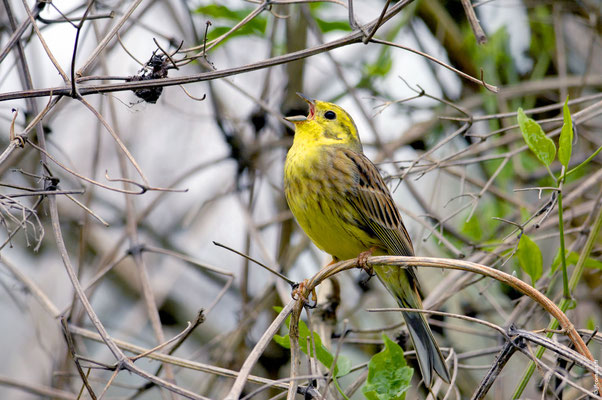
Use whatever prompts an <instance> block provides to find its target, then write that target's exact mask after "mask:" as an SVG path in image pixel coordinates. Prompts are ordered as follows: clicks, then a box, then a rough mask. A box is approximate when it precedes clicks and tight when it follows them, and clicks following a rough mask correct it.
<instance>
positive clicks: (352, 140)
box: [285, 93, 362, 153]
mask: <svg viewBox="0 0 602 400" xmlns="http://www.w3.org/2000/svg"><path fill="white" fill-rule="evenodd" d="M297 95H299V97H301V98H302V99H303V100H305V101H306V102H307V104H309V114H308V115H307V117H305V116H296V117H287V118H285V119H286V120H287V121H290V122H292V123H294V124H295V143H303V144H305V145H309V144H313V145H317V146H328V145H334V146H343V147H346V148H349V149H352V150H354V151H356V152H358V153H361V152H362V143H361V142H360V137H359V134H358V132H357V127H356V126H355V123H354V122H353V119H352V118H351V116H350V115H349V114H347V112H346V111H345V110H343V109H342V108H341V107H339V106H337V105H336V104H332V103H327V102H325V101H320V100H312V99H310V98H308V97H307V96H305V95H303V94H301V93H297Z"/></svg>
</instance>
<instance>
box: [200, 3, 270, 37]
mask: <svg viewBox="0 0 602 400" xmlns="http://www.w3.org/2000/svg"><path fill="white" fill-rule="evenodd" d="M195 12H196V13H198V14H203V15H206V16H208V17H212V18H214V19H218V20H227V21H231V22H232V26H234V25H235V24H236V23H238V22H239V21H241V20H243V19H244V18H245V17H246V16H247V15H249V14H250V13H251V12H253V10H252V9H250V8H241V9H231V8H228V7H225V6H221V5H216V4H210V5H207V6H201V7H198V8H197V9H196V10H195ZM267 24H268V23H267V19H266V18H265V17H262V16H256V17H255V18H253V19H252V20H250V21H249V22H247V23H246V24H245V25H243V26H241V27H240V28H239V29H237V30H236V31H234V32H232V33H231V34H230V36H228V38H227V39H226V40H224V41H223V42H222V43H221V44H224V43H225V42H226V41H227V40H228V39H231V38H233V37H236V36H250V35H257V36H263V35H264V34H265V30H266V27H267ZM231 28H232V27H231V26H219V24H216V26H213V27H210V28H209V31H208V32H207V40H213V39H216V38H218V37H220V36H221V35H223V34H224V33H226V32H228V31H229V30H230V29H231Z"/></svg>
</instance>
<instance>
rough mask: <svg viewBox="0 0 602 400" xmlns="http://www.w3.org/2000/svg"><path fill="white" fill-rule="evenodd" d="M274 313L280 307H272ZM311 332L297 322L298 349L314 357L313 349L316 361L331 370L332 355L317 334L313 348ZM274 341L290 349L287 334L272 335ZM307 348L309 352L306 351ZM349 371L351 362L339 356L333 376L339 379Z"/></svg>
mask: <svg viewBox="0 0 602 400" xmlns="http://www.w3.org/2000/svg"><path fill="white" fill-rule="evenodd" d="M274 309H275V310H276V311H278V309H281V307H278V308H276V307H274ZM290 323H291V319H290V316H289V317H288V318H287V319H286V326H287V327H290ZM310 334H311V331H310V330H309V328H308V327H307V325H306V324H305V322H303V321H299V348H300V349H301V351H302V352H303V353H305V354H307V355H309V356H310V357H314V351H313V350H314V348H315V350H316V352H315V353H316V355H315V357H316V359H317V360H318V361H319V362H320V363H321V364H322V365H324V366H325V367H326V368H331V367H332V363H333V361H334V356H333V355H332V353H331V352H330V351H329V350H328V349H327V348H326V346H324V345H323V344H322V338H320V335H318V334H317V333H315V332H314V333H313V346H312V342H311V338H310ZM273 339H274V341H275V342H276V343H278V344H279V345H280V346H282V347H284V348H285V349H290V348H291V342H290V336H289V335H288V334H286V335H284V336H280V335H274V337H273ZM308 347H309V350H308ZM350 371H351V360H350V359H348V358H347V357H345V356H342V355H340V354H339V356H338V357H337V362H336V365H335V367H334V372H333V374H334V376H335V377H337V378H339V377H341V376H345V375H347V374H348V373H349V372H350Z"/></svg>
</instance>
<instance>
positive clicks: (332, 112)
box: [324, 110, 337, 119]
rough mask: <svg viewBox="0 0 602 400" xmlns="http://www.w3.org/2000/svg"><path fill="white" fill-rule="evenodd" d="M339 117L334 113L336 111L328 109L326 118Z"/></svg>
mask: <svg viewBox="0 0 602 400" xmlns="http://www.w3.org/2000/svg"><path fill="white" fill-rule="evenodd" d="M336 117H337V115H336V114H335V113H334V111H330V110H329V111H326V112H325V113H324V118H326V119H335V118H336Z"/></svg>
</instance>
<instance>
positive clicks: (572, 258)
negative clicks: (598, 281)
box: [551, 248, 602, 272]
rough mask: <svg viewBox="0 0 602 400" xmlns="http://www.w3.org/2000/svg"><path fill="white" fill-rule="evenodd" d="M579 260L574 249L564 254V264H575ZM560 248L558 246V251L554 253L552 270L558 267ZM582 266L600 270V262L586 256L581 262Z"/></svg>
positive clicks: (601, 263)
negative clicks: (583, 261)
mask: <svg viewBox="0 0 602 400" xmlns="http://www.w3.org/2000/svg"><path fill="white" fill-rule="evenodd" d="M578 261H579V254H577V253H575V252H574V251H571V252H569V253H568V254H567V255H566V265H577V262H578ZM560 262H561V260H560V248H558V253H556V257H554V261H553V262H552V271H551V272H554V271H556V268H558V266H559V265H560ZM583 266H584V267H585V268H592V269H600V270H602V262H600V261H598V260H596V259H594V258H591V257H588V258H586V259H585V263H583Z"/></svg>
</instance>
